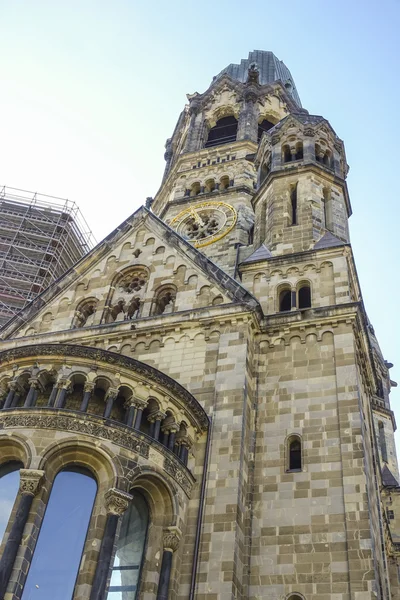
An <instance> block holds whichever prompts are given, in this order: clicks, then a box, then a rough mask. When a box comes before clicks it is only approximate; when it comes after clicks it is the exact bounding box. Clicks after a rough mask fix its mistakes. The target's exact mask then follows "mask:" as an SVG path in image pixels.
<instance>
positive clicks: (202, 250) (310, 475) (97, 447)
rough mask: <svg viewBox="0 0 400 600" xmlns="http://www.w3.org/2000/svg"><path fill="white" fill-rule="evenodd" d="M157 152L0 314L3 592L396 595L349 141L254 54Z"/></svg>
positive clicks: (386, 408)
mask: <svg viewBox="0 0 400 600" xmlns="http://www.w3.org/2000/svg"><path fill="white" fill-rule="evenodd" d="M165 159H166V168H165V173H164V177H163V181H162V184H161V187H160V189H159V191H158V192H157V194H156V196H155V197H154V199H148V202H147V205H146V208H145V207H142V208H140V209H139V210H138V211H136V212H135V213H134V214H133V215H132V216H131V217H129V218H128V219H127V220H126V221H125V222H124V223H122V224H121V225H120V226H119V227H118V228H116V229H115V230H114V231H113V232H112V233H110V235H109V236H108V237H107V238H106V239H105V240H104V241H103V242H101V243H100V244H99V245H98V246H97V247H96V248H95V249H93V250H92V251H91V252H90V253H89V254H87V255H86V256H85V257H84V258H82V259H81V260H80V261H79V262H78V263H76V265H75V266H74V267H73V268H71V269H69V270H68V271H67V272H66V273H65V275H64V276H63V277H61V278H60V279H58V280H57V281H56V282H55V283H54V284H52V285H51V286H50V287H49V288H48V289H47V290H45V291H44V292H43V293H42V294H40V296H38V298H36V299H35V300H34V301H33V302H32V303H31V304H30V305H29V306H27V307H25V308H24V309H23V310H22V311H21V312H20V313H19V314H18V315H17V316H16V317H14V318H13V319H12V320H11V321H10V322H9V323H8V324H7V325H6V326H5V327H3V329H2V330H1V342H0V396H1V398H2V400H1V409H0V503H2V504H1V506H3V505H4V506H5V508H4V510H3V511H2V514H1V518H0V541H1V547H0V554H1V557H0V597H1V598H3V597H4V598H5V599H6V600H29V599H30V598H34V597H35V594H36V595H37V593H36V592H37V590H39V593H40V594H42V596H41V599H42V600H47V598H57V599H58V600H70V599H71V598H74V599H75V600H78V599H79V600H141V599H146V600H151V599H154V600H168V599H173V600H226V599H228V598H229V599H237V600H259V599H267V600H375V599H376V598H378V599H379V600H390V599H392V598H393V599H396V598H399V576H398V573H399V563H398V561H399V557H400V493H399V492H400V486H399V470H398V464H397V458H396V449H395V444H394V430H395V427H396V423H395V419H394V415H393V412H392V410H391V408H390V402H389V393H390V389H391V387H392V386H394V385H396V384H395V382H393V381H391V379H390V375H389V370H390V368H391V367H392V366H393V365H392V364H391V363H389V362H387V361H385V360H384V359H383V356H382V353H381V350H380V348H379V344H378V342H377V339H376V336H375V332H374V330H373V327H372V325H371V323H370V322H369V320H368V317H367V315H366V312H365V308H364V304H363V298H362V294H361V290H360V285H359V282H358V278H357V272H356V268H355V263H354V258H353V252H352V247H351V245H350V239H349V227H348V219H349V217H350V215H351V205H350V199H349V194H348V190H347V185H346V175H347V171H348V166H347V161H346V155H345V150H344V144H343V142H342V141H341V139H340V138H339V137H338V136H337V134H336V133H335V131H334V129H333V128H332V126H331V125H330V123H329V122H328V121H327V120H326V119H325V118H323V117H322V116H316V115H310V114H309V113H308V111H307V110H306V109H304V108H302V106H301V102H300V98H299V94H298V92H297V89H296V86H295V83H294V80H293V77H292V75H291V73H290V72H289V70H288V68H287V67H286V66H285V65H284V64H283V63H282V62H281V61H279V60H278V59H277V58H276V56H275V55H274V54H273V53H272V52H265V51H254V52H251V53H250V54H249V56H248V58H247V59H243V60H242V61H241V62H240V64H231V65H229V66H228V67H226V68H225V69H223V70H222V71H221V72H220V73H219V74H218V75H217V76H216V77H214V78H213V81H212V82H211V85H210V87H209V88H208V89H207V90H206V91H205V92H204V93H201V94H199V93H194V94H190V95H188V104H187V106H185V108H184V110H183V112H182V113H181V115H180V117H179V119H178V123H177V125H176V128H175V131H174V132H173V135H172V137H171V138H170V139H168V140H167V144H166V152H165ZM38 597H39V596H38Z"/></svg>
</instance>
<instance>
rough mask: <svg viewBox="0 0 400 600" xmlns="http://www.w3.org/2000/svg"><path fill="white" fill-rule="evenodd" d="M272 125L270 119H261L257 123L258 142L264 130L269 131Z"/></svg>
mask: <svg viewBox="0 0 400 600" xmlns="http://www.w3.org/2000/svg"><path fill="white" fill-rule="evenodd" d="M273 126H274V124H273V123H271V121H268V119H264V120H263V121H261V123H259V125H258V132H257V141H258V142H259V141H260V140H261V136H262V134H263V133H264V131H269V130H270V129H271V128H272V127H273Z"/></svg>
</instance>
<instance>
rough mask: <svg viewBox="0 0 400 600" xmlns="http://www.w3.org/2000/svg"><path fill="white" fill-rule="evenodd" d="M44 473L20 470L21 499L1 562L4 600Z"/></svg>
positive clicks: (0, 578)
mask: <svg viewBox="0 0 400 600" xmlns="http://www.w3.org/2000/svg"><path fill="white" fill-rule="evenodd" d="M43 476H44V471H38V470H35V469H21V470H20V485H19V491H20V494H21V498H20V501H19V504H18V508H17V512H16V515H15V520H14V522H13V524H12V527H11V531H10V534H9V536H8V539H7V542H6V545H5V548H4V552H3V556H2V557H1V560H0V598H4V594H5V593H6V589H7V585H8V581H9V579H10V575H11V572H12V569H13V566H14V562H15V558H16V556H17V553H18V549H19V547H20V545H21V540H22V535H23V533H24V529H25V525H26V522H27V520H28V517H29V512H30V510H31V506H32V502H33V498H34V497H35V496H36V494H37V493H38V492H39V490H40V485H41V483H42V479H43Z"/></svg>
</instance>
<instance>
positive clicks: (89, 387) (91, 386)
mask: <svg viewBox="0 0 400 600" xmlns="http://www.w3.org/2000/svg"><path fill="white" fill-rule="evenodd" d="M94 388H95V384H94V383H92V382H91V381H87V382H86V383H85V385H84V386H83V391H84V392H93V390H94Z"/></svg>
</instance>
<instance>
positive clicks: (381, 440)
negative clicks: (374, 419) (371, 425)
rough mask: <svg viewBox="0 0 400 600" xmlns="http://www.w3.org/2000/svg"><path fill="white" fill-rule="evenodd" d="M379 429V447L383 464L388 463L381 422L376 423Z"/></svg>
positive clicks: (383, 427)
mask: <svg viewBox="0 0 400 600" xmlns="http://www.w3.org/2000/svg"><path fill="white" fill-rule="evenodd" d="M378 429H379V446H380V448H381V457H382V461H383V462H388V453H387V446H386V436H385V426H384V424H383V423H382V421H379V423H378Z"/></svg>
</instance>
